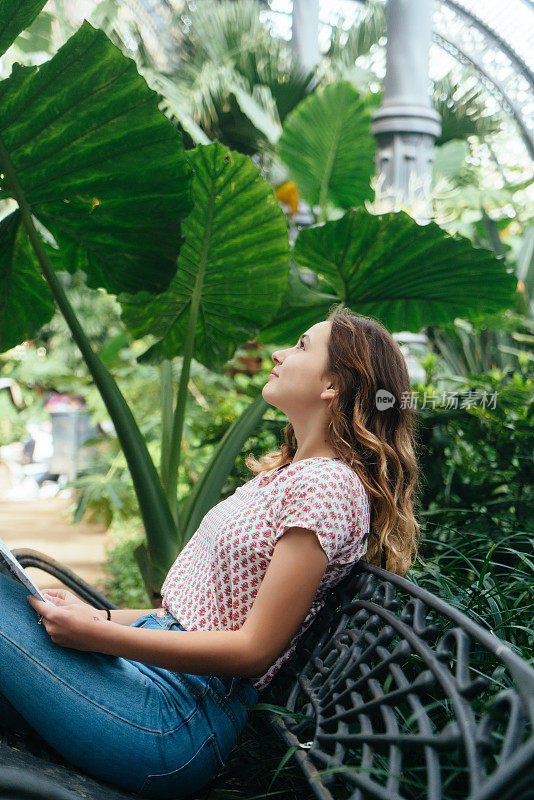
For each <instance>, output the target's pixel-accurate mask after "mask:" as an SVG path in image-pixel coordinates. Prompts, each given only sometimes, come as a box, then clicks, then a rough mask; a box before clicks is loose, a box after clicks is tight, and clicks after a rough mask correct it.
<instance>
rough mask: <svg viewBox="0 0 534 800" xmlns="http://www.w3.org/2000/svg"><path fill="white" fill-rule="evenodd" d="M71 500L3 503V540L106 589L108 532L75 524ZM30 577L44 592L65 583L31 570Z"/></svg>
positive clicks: (0, 529) (0, 525)
mask: <svg viewBox="0 0 534 800" xmlns="http://www.w3.org/2000/svg"><path fill="white" fill-rule="evenodd" d="M72 504H73V500H72V498H70V497H65V496H61V495H60V496H56V497H50V498H47V499H42V500H28V501H22V500H16V501H12V500H0V537H1V538H2V539H3V540H4V541H5V543H6V544H7V546H8V547H9V548H10V549H12V550H13V549H14V548H17V547H27V548H31V549H32V550H39V551H40V552H42V553H46V555H48V556H51V557H52V558H55V559H56V560H57V561H61V562H62V563H63V564H65V565H66V566H67V567H70V569H72V570H74V572H76V573H77V574H78V575H80V576H81V577H82V578H84V579H85V580H86V581H89V583H91V584H93V586H97V588H103V578H104V573H103V567H104V563H105V546H106V542H107V538H106V529H105V527H104V526H103V525H100V524H94V523H86V522H80V523H79V524H77V525H74V524H73V523H72V522H71V521H70V520H71V518H72V513H70V514H69V513H67V509H68V508H69V506H71V505H72ZM28 573H29V575H30V576H31V577H32V579H33V580H34V581H35V583H36V584H37V585H38V586H39V588H40V589H44V588H47V587H48V588H52V586H60V585H61V584H60V583H59V582H58V581H57V580H56V579H55V578H52V577H51V576H50V575H47V574H46V573H44V572H42V571H41V570H37V569H34V568H30V569H29V570H28Z"/></svg>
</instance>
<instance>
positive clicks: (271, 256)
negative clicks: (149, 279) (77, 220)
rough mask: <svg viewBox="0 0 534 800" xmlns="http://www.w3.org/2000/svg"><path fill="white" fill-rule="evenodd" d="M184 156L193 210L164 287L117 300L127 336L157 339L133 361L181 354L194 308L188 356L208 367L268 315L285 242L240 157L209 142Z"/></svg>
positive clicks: (283, 268) (279, 221)
mask: <svg viewBox="0 0 534 800" xmlns="http://www.w3.org/2000/svg"><path fill="white" fill-rule="evenodd" d="M187 157H188V159H189V160H190V163H191V165H192V167H193V169H194V171H195V177H194V181H193V194H194V209H193V211H192V213H191V214H190V216H189V217H188V218H187V220H186V221H185V222H184V226H183V232H184V235H185V243H184V245H183V247H182V249H181V251H180V256H179V259H178V269H177V272H176V275H175V276H174V278H173V280H172V282H171V285H170V287H169V290H168V291H167V292H164V293H162V294H160V295H158V296H156V297H152V296H150V295H148V294H147V293H146V292H139V293H137V294H136V295H132V296H129V295H125V294H123V295H120V296H119V301H120V302H121V304H122V308H123V312H122V318H123V320H124V322H125V324H126V325H127V327H128V328H129V329H130V330H131V331H132V333H133V334H134V335H135V336H143V335H145V334H147V333H152V334H154V335H156V336H157V337H158V338H159V339H160V341H159V342H157V343H156V344H155V345H153V346H152V347H151V348H150V349H149V350H148V351H147V352H146V353H145V354H144V355H143V356H141V357H140V359H139V360H145V361H151V362H152V363H158V362H159V361H161V360H162V359H163V358H169V359H171V358H173V357H174V356H176V355H180V354H181V353H182V350H183V347H184V343H185V340H186V334H187V327H188V323H189V318H190V314H191V313H193V314H195V313H196V312H195V308H198V317H196V319H195V324H196V328H195V343H194V351H193V356H194V357H195V358H196V359H197V360H198V361H200V362H202V363H203V364H205V365H206V366H207V367H209V368H215V367H217V366H219V365H221V364H223V363H224V362H225V361H227V360H228V359H229V358H230V357H231V355H232V353H233V352H234V350H235V347H236V345H237V344H240V343H242V342H243V341H245V340H246V339H249V338H251V337H252V336H253V335H254V334H255V333H256V332H257V331H258V330H259V329H260V328H261V327H262V326H263V325H266V324H267V323H268V322H269V321H270V319H271V318H272V317H273V315H274V313H275V311H276V309H277V307H278V306H279V304H280V301H281V299H282V295H283V293H284V291H285V288H286V285H287V275H288V259H289V241H288V235H287V227H286V222H285V218H284V215H283V212H282V211H281V209H280V206H279V205H278V203H277V201H276V199H275V197H274V194H273V190H272V187H271V186H270V185H269V184H268V183H267V182H266V181H265V180H264V179H263V178H262V177H261V175H260V174H259V172H258V170H257V168H256V167H255V166H254V165H253V164H252V162H251V161H250V159H249V158H248V157H247V156H243V155H241V154H239V153H235V152H232V151H229V150H227V148H226V147H224V146H223V145H221V144H219V143H218V142H216V143H214V144H211V145H199V146H198V148H197V149H196V150H194V151H189V152H188V153H187Z"/></svg>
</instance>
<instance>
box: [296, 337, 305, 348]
mask: <svg viewBox="0 0 534 800" xmlns="http://www.w3.org/2000/svg"><path fill="white" fill-rule="evenodd" d="M300 345H302V349H303V350H304V342H303V341H302V339H299V340H298V343H297V347H300Z"/></svg>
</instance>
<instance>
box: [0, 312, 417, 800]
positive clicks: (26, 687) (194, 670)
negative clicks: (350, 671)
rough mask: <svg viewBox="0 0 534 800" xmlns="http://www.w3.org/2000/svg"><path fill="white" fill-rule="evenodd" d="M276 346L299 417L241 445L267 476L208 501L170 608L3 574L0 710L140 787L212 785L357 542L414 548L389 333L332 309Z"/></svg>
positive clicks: (279, 392) (273, 378)
mask: <svg viewBox="0 0 534 800" xmlns="http://www.w3.org/2000/svg"><path fill="white" fill-rule="evenodd" d="M273 361H274V369H273V371H272V373H271V375H269V378H268V380H267V383H266V384H265V386H264V387H263V397H264V398H265V400H266V401H267V402H268V403H270V404H271V405H273V406H276V407H277V408H279V409H281V410H282V411H283V412H284V413H285V414H286V415H287V417H288V419H289V424H288V425H287V426H286V429H285V441H284V444H283V445H282V447H281V450H280V451H278V452H275V453H270V454H268V455H265V456H263V457H262V458H260V460H259V461H256V460H255V459H254V458H253V457H252V456H249V457H248V459H247V465H248V466H249V468H250V469H251V470H252V471H254V472H256V473H258V474H257V475H256V476H255V477H254V478H253V479H252V480H250V481H249V482H248V483H246V484H245V485H244V486H241V487H239V488H238V489H237V490H236V491H235V493H234V494H233V495H231V496H230V497H228V498H227V499H226V500H224V501H223V502H221V503H219V504H218V505H217V506H215V507H214V508H213V509H211V510H210V511H209V512H208V514H206V516H205V517H204V519H203V520H202V523H201V525H200V527H199V528H198V530H197V531H196V533H195V535H194V536H193V537H192V538H191V539H190V541H189V542H188V543H187V545H186V546H185V547H184V549H183V550H182V552H181V553H180V555H179V556H178V558H177V559H176V561H175V563H174V564H173V566H172V567H171V569H170V570H169V573H168V575H167V577H166V579H165V582H164V584H163V586H162V590H161V593H162V598H163V606H162V608H161V609H160V610H154V609H121V610H116V611H115V610H114V611H112V612H111V615H110V620H108V618H107V612H105V611H96V610H95V609H93V608H92V607H91V606H89V605H87V604H86V603H83V602H81V601H80V600H79V599H78V598H76V597H75V595H73V594H71V593H70V592H66V591H63V590H55V591H53V590H50V591H49V592H48V593H47V594H48V597H49V599H51V600H52V604H47V603H44V602H42V601H40V600H37V599H36V598H33V597H31V596H29V597H28V601H29V605H28V604H27V603H24V602H23V601H24V599H25V596H26V595H25V590H24V588H23V587H22V586H21V585H20V584H18V583H15V582H14V581H11V580H9V579H8V578H4V577H3V576H1V577H0V581H1V582H0V589H1V590H2V593H3V596H4V598H5V602H3V603H2V608H1V609H0V691H1V692H2V694H3V699H2V702H1V704H0V724H3V725H4V726H10V727H11V728H14V729H16V728H18V729H20V728H23V727H24V725H25V721H27V722H29V723H30V725H31V727H32V728H33V729H34V730H36V731H37V732H38V733H39V734H40V735H41V736H42V737H43V738H44V739H45V740H46V741H47V742H49V744H51V745H52V746H53V747H54V748H55V749H57V750H58V751H59V752H60V753H61V754H63V756H64V757H65V758H66V759H68V760H70V761H71V762H73V763H74V764H76V765H77V766H78V767H80V768H81V769H83V770H85V771H86V772H88V773H90V774H93V775H95V776H97V777H100V778H102V779H103V780H106V781H108V782H110V783H113V784H115V785H117V786H119V787H121V788H123V789H126V790H129V791H134V792H138V793H140V794H141V795H142V796H146V797H157V798H160V800H163V798H170V797H176V798H178V797H187V796H189V795H190V794H192V793H193V792H195V791H196V790H197V789H199V788H201V787H202V786H204V785H205V784H207V783H208V782H209V781H210V780H211V779H212V778H213V777H214V776H215V775H216V774H217V773H218V772H219V771H220V769H221V767H222V765H223V764H224V762H225V761H226V759H227V757H228V755H229V752H230V750H231V749H232V748H233V747H234V745H235V744H236V743H237V742H238V740H239V738H240V736H241V733H242V731H243V728H244V726H245V723H246V720H247V709H246V706H247V705H250V704H251V703H255V702H256V701H257V700H258V697H259V695H260V693H261V692H262V691H263V689H264V688H265V687H266V686H267V685H268V684H269V682H270V680H271V679H272V678H273V676H274V675H275V674H276V672H277V671H278V670H279V669H280V667H281V665H282V664H283V663H284V662H285V661H286V660H287V659H288V658H289V656H290V655H291V653H292V652H293V651H294V649H295V646H296V642H297V640H298V638H299V637H300V635H301V634H302V632H303V631H304V630H305V629H306V628H307V627H308V625H309V624H310V623H311V621H312V619H313V617H314V616H315V614H316V613H317V611H318V610H319V608H320V607H321V604H322V598H323V597H324V594H325V592H326V591H327V590H328V589H329V588H330V587H331V586H332V585H333V584H335V583H336V582H337V581H339V580H340V579H341V578H342V577H343V576H344V575H345V574H346V573H347V572H348V571H349V570H350V569H351V567H352V566H353V564H354V563H355V562H356V561H358V559H359V558H362V557H363V556H364V555H365V556H366V559H367V560H371V561H373V562H375V563H378V562H379V560H380V555H381V554H385V556H386V559H387V567H388V568H389V569H390V570H392V571H395V572H398V573H400V574H405V573H406V571H407V569H408V567H409V566H410V563H411V561H412V557H413V556H414V555H415V553H416V550H417V538H418V536H419V528H418V525H417V523H416V521H415V519H414V516H413V503H414V499H415V496H416V490H417V479H418V476H417V464H416V459H415V454H414V449H413V431H412V411H411V409H410V404H408V407H407V408H404V407H403V404H402V402H401V400H402V398H403V393H405V392H407V393H408V394H409V391H410V385H409V379H408V372H407V369H406V364H405V361H404V358H403V356H402V353H401V352H400V349H399V347H398V345H397V344H396V342H395V341H394V339H393V338H392V337H391V335H390V334H389V333H388V332H387V331H386V330H385V329H384V328H383V327H382V326H381V325H380V324H379V323H377V322H375V321H374V320H372V319H370V318H367V317H363V316H357V315H354V314H351V313H350V312H349V311H347V310H346V309H343V308H336V309H334V311H333V312H332V313H331V314H330V316H329V318H328V319H327V320H325V321H323V322H319V323H317V324H316V325H312V326H311V327H310V328H309V329H308V330H307V331H306V332H305V333H304V334H303V335H302V336H301V337H300V339H299V341H298V342H297V343H296V344H295V345H294V346H292V347H288V348H286V349H285V350H277V351H275V352H274V353H273ZM384 392H385V393H386V396H388V397H389V398H390V400H389V403H386V404H384V403H383V402H378V400H377V397H378V396H379V395H378V394H377V393H379V394H380V393H381V396H383V395H384ZM371 510H372V533H373V538H371V539H369V540H368V536H367V534H368V532H369V530H370V526H371ZM30 606H31V607H32V608H30ZM33 609H34V610H35V611H37V612H38V614H39V615H40V617H41V618H42V619H40V621H41V622H42V624H37V622H36V617H35V614H34V611H33ZM178 631H179V635H175V634H176V633H177V632H178Z"/></svg>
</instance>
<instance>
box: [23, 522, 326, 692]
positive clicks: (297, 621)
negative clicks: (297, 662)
mask: <svg viewBox="0 0 534 800" xmlns="http://www.w3.org/2000/svg"><path fill="white" fill-rule="evenodd" d="M327 564H328V558H327V556H326V554H325V553H324V551H323V550H322V548H321V545H320V544H319V541H318V539H317V537H316V536H315V534H314V533H313V531H308V530H306V529H305V528H291V529H289V530H288V531H286V533H285V534H284V535H283V536H282V537H281V538H280V539H279V541H278V542H277V544H276V546H275V548H274V552H273V555H272V558H271V562H270V564H269V567H268V569H267V571H266V573H265V575H264V577H263V580H262V583H261V585H260V588H259V590H258V593H257V595H256V598H255V600H254V603H253V605H252V608H251V609H250V611H249V614H248V617H247V619H246V620H245V623H244V624H243V626H242V627H241V628H240V629H239V630H236V631H165V630H159V631H158V630H153V629H147V628H130V627H127V626H126V625H125V624H116V623H115V621H114V620H112V622H108V621H107V620H105V619H104V618H103V616H102V614H101V613H100V612H98V611H96V610H95V609H90V608H84V607H82V606H77V605H76V606H74V605H71V606H62V607H51V606H50V605H48V604H47V603H43V602H42V601H41V600H37V599H36V598H35V597H32V596H31V595H29V596H28V601H29V603H30V604H31V605H32V606H33V608H35V610H36V611H37V612H38V613H39V614H42V616H43V618H44V620H43V622H44V626H45V628H46V630H47V632H48V633H49V634H50V637H51V638H52V641H54V642H56V643H57V644H60V645H62V646H63V647H72V648H74V649H77V650H90V651H93V652H98V653H107V654H108V655H114V656H123V657H124V658H129V659H132V660H134V661H140V662H141V663H143V664H150V665H152V666H154V667H163V668H165V669H170V670H174V671H177V672H190V673H192V674H194V675H222V676H234V675H236V676H242V677H248V678H254V677H257V676H258V677H259V676H260V675H263V674H264V673H265V672H266V671H267V670H268V669H269V667H270V666H271V664H272V663H273V662H274V661H276V659H277V658H278V657H279V656H280V655H281V654H282V653H283V652H284V651H285V649H286V648H287V647H288V645H289V643H290V642H291V639H292V638H293V636H294V635H295V634H296V633H297V631H298V630H299V628H300V626H301V624H302V622H303V621H304V619H305V618H306V616H307V614H308V612H309V610H310V608H311V605H312V603H313V600H314V597H315V594H316V591H317V588H318V586H319V584H320V582H321V578H322V576H323V574H324V571H325V569H326V567H327ZM152 610H153V609H152ZM112 614H114V612H112Z"/></svg>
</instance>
